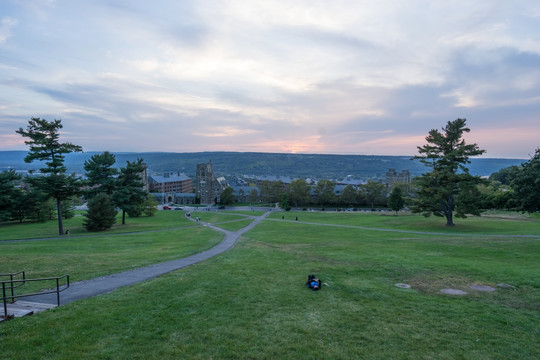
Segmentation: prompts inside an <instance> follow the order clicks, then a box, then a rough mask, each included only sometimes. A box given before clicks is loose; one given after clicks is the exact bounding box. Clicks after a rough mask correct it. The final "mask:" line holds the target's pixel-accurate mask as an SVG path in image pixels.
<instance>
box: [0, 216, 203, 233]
mask: <svg viewBox="0 0 540 360" xmlns="http://www.w3.org/2000/svg"><path fill="white" fill-rule="evenodd" d="M82 214H83V212H77V215H76V216H75V217H73V218H71V219H66V220H64V221H63V225H64V230H68V229H69V231H70V234H71V236H76V235H88V234H96V233H89V232H88V231H86V229H85V228H84V227H83V220H84V217H83V216H82ZM184 215H185V211H158V212H157V213H156V215H155V216H140V217H136V218H131V217H128V216H126V224H125V225H122V214H121V213H119V214H118V215H117V217H116V224H115V225H113V228H112V229H111V230H108V231H107V233H124V232H136V231H149V230H160V229H172V228H177V227H185V226H192V225H193V222H191V221H190V220H188V219H186V218H185V216H184ZM98 234H99V233H98ZM49 237H58V221H57V220H50V221H47V222H44V223H22V224H20V223H18V222H11V223H4V224H0V239H1V240H13V239H37V238H49Z"/></svg>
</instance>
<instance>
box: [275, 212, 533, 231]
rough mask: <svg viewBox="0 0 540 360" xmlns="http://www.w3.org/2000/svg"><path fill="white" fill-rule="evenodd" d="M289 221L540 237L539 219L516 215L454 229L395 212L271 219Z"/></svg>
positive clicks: (460, 222) (460, 223) (475, 219)
mask: <svg viewBox="0 0 540 360" xmlns="http://www.w3.org/2000/svg"><path fill="white" fill-rule="evenodd" d="M282 217H284V218H285V220H289V221H296V218H298V221H301V222H311V223H322V224H336V225H348V226H362V227H370V228H381V229H395V230H407V231H424V232H435V233H448V234H499V235H504V234H518V235H519V234H523V235H530V234H533V235H539V236H540V217H538V216H536V215H523V214H519V213H513V214H512V215H510V214H509V213H496V214H488V215H486V216H469V217H467V218H466V219H459V218H454V223H455V226H452V227H449V226H446V219H445V218H440V217H436V216H431V217H429V218H425V217H423V216H422V215H411V214H410V213H400V215H397V216H396V215H395V213H394V212H384V213H377V212H374V213H372V212H294V211H293V212H276V213H273V214H271V215H270V217H269V218H270V219H278V220H279V219H281V218H282Z"/></svg>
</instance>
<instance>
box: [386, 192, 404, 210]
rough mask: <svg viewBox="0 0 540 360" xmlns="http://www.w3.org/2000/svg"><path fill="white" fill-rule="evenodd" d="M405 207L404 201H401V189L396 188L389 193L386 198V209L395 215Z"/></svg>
mask: <svg viewBox="0 0 540 360" xmlns="http://www.w3.org/2000/svg"><path fill="white" fill-rule="evenodd" d="M404 205H405V200H404V199H403V192H402V191H401V188H400V187H398V186H396V187H395V188H394V189H393V190H392V192H391V193H390V197H389V198H388V207H389V208H390V209H392V210H394V211H395V212H396V215H397V213H398V211H399V210H401V209H403V206H404Z"/></svg>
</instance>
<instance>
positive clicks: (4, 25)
mask: <svg viewBox="0 0 540 360" xmlns="http://www.w3.org/2000/svg"><path fill="white" fill-rule="evenodd" d="M17 23H18V21H17V19H14V18H11V17H9V16H4V17H3V18H2V20H0V44H2V43H4V42H6V41H7V39H8V38H9V37H10V36H11V34H12V31H11V30H12V29H13V28H14V27H15V26H16V25H17Z"/></svg>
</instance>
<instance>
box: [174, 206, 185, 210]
mask: <svg viewBox="0 0 540 360" xmlns="http://www.w3.org/2000/svg"><path fill="white" fill-rule="evenodd" d="M174 210H184V208H181V207H175V208H174Z"/></svg>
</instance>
